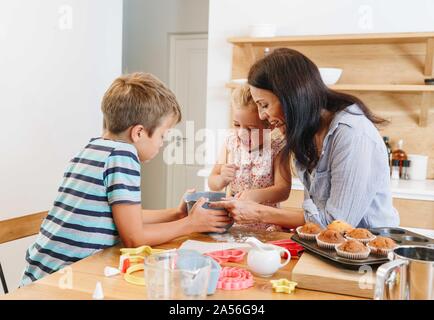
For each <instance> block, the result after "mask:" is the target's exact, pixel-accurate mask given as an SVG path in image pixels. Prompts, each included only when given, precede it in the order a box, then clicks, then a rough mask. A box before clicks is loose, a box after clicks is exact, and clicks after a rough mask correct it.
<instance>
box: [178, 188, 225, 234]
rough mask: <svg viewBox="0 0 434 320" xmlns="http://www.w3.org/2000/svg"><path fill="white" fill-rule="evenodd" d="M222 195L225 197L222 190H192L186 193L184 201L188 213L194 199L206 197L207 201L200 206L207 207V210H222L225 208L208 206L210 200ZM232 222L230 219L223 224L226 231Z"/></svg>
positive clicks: (220, 198) (220, 197) (217, 198)
mask: <svg viewBox="0 0 434 320" xmlns="http://www.w3.org/2000/svg"><path fill="white" fill-rule="evenodd" d="M224 197H226V194H225V193H224V192H212V191H208V192H193V193H187V194H186V195H185V196H184V201H185V202H186V203H187V209H188V213H190V211H191V209H192V208H193V206H194V205H195V203H196V201H197V200H199V199H200V198H206V199H208V200H209V201H208V202H205V203H204V204H203V206H202V208H205V209H209V210H223V211H226V209H223V208H210V207H209V203H210V202H216V201H220V200H222V199H223V198H224ZM226 212H227V211H226ZM233 224H234V222H233V221H232V222H231V223H229V224H227V225H226V226H224V228H225V230H226V231H228V230H229V229H230V228H231V227H232V225H233Z"/></svg>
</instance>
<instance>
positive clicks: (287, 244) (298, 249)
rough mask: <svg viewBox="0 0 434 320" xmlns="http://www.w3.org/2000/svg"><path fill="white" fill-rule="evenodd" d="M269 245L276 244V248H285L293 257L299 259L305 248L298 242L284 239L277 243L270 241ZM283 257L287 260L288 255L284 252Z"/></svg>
mask: <svg viewBox="0 0 434 320" xmlns="http://www.w3.org/2000/svg"><path fill="white" fill-rule="evenodd" d="M267 243H270V244H274V245H276V246H279V247H282V248H285V249H287V250H288V251H289V253H291V257H293V258H298V257H299V256H300V255H301V253H302V252H303V251H304V248H303V246H302V245H300V244H298V243H297V242H295V241H293V240H291V239H282V240H276V241H269V242H267ZM282 254H283V256H282V258H284V259H286V258H287V253H286V252H282Z"/></svg>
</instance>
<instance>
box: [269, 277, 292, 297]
mask: <svg viewBox="0 0 434 320" xmlns="http://www.w3.org/2000/svg"><path fill="white" fill-rule="evenodd" d="M270 282H271V284H272V286H273V290H274V292H281V293H287V294H290V293H292V292H294V290H295V287H296V286H297V282H294V281H289V280H288V279H279V280H270Z"/></svg>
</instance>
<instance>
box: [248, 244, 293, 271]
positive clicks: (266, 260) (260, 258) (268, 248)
mask: <svg viewBox="0 0 434 320" xmlns="http://www.w3.org/2000/svg"><path fill="white" fill-rule="evenodd" d="M246 243H248V244H249V245H251V246H252V248H251V249H250V251H249V253H248V254H247V265H248V266H249V268H250V270H252V271H253V272H254V273H256V274H257V275H259V276H261V277H271V276H272V275H273V274H274V273H275V272H276V271H277V270H279V269H280V268H282V267H284V266H286V265H287V264H288V262H289V261H290V260H291V254H290V252H289V251H288V250H287V249H285V248H281V247H279V246H276V245H273V244H265V243H263V242H261V241H259V240H258V239H256V238H254V237H249V238H247V240H246ZM284 252H286V253H287V255H288V258H287V259H286V261H285V262H284V263H281V262H280V255H281V254H282V253H284Z"/></svg>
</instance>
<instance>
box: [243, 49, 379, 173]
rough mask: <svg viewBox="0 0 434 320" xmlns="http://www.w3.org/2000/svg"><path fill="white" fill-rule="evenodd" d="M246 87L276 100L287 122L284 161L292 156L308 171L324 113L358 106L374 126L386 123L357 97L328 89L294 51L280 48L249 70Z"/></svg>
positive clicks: (315, 153)
mask: <svg viewBox="0 0 434 320" xmlns="http://www.w3.org/2000/svg"><path fill="white" fill-rule="evenodd" d="M248 83H249V84H250V85H252V86H254V87H256V88H259V89H265V90H269V91H271V92H273V94H275V95H276V96H277V97H278V98H279V100H280V103H281V105H282V108H283V113H284V117H285V121H286V147H285V149H284V153H283V155H284V157H283V160H284V161H288V160H289V156H290V154H291V153H293V154H294V157H295V158H296V159H297V161H298V162H299V163H300V164H301V165H303V166H304V167H306V168H307V169H313V168H314V167H315V166H316V165H317V163H318V160H319V156H318V150H317V147H316V145H315V143H314V136H315V134H316V133H317V132H318V130H319V129H320V125H321V111H322V110H323V109H325V110H328V111H330V112H331V113H333V114H334V113H336V112H339V111H341V110H343V109H345V108H346V107H348V106H350V105H352V104H357V105H358V106H359V108H360V109H361V111H362V112H363V113H364V114H365V116H366V117H367V118H368V119H369V120H370V121H372V122H373V123H374V124H380V123H384V122H385V120H384V119H381V118H379V117H377V116H375V115H374V114H373V113H372V112H371V111H370V110H369V109H368V107H366V105H365V104H364V103H363V102H362V101H361V100H360V99H358V98H357V97H355V96H352V95H349V94H345V93H342V92H337V91H334V90H331V89H329V88H328V87H327V86H326V85H325V84H324V82H323V81H322V79H321V75H320V73H319V70H318V67H317V66H316V65H315V64H314V63H313V62H312V61H311V60H310V59H309V58H307V57H306V56H304V55H303V54H302V53H300V52H298V51H296V50H293V49H288V48H279V49H276V50H274V51H273V52H272V53H271V54H269V55H267V56H266V57H264V58H263V59H261V60H259V61H257V62H256V63H255V64H254V65H253V66H252V67H251V68H250V71H249V76H248Z"/></svg>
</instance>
